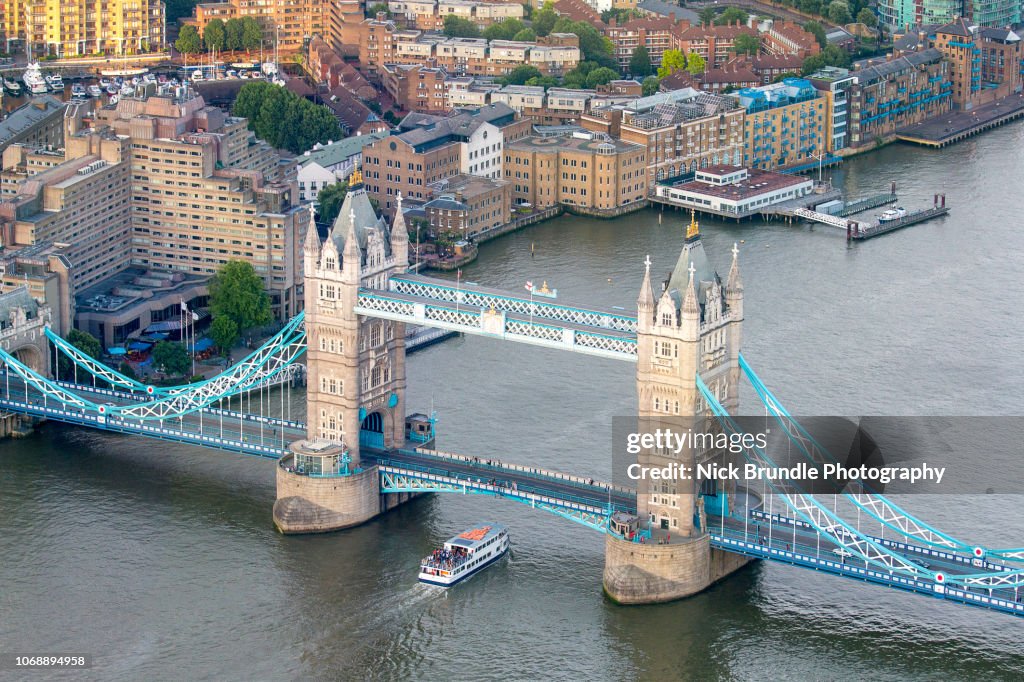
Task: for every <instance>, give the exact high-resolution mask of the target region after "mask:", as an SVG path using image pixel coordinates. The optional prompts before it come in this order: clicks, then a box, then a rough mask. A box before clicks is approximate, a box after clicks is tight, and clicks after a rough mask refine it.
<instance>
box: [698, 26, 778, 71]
mask: <svg viewBox="0 0 1024 682" xmlns="http://www.w3.org/2000/svg"><path fill="white" fill-rule="evenodd" d="M739 35H751V36H754V37H755V38H756V37H757V36H758V33H757V29H755V28H751V27H749V26H743V25H741V24H739V23H737V24H733V25H731V26H690V27H689V28H687V29H686V30H685V31H683V33H682V36H680V38H679V49H680V50H682V51H683V52H684V53H686V54H689V53H690V52H696V53H697V54H699V55H700V56H701V57H702V58H703V59H704V61H705V62H706V63H707V65H708V66H709V67H711V66H716V67H717V66H721V65H722V64H724V63H725V62H727V61H729V60H730V59H731V58H732V57H733V56H734V54H735V53H734V52H733V49H732V48H733V46H734V45H735V43H736V37H737V36H739Z"/></svg>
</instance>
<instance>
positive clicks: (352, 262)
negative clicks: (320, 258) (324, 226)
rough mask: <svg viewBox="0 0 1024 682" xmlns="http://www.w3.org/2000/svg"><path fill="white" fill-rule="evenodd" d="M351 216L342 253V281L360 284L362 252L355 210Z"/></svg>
mask: <svg viewBox="0 0 1024 682" xmlns="http://www.w3.org/2000/svg"><path fill="white" fill-rule="evenodd" d="M349 218H350V220H349V224H348V234H346V235H345V250H344V251H343V252H342V254H341V274H342V281H344V282H345V283H346V284H355V285H356V286H359V278H360V271H361V262H360V261H361V260H362V253H361V252H360V250H359V237H358V236H357V234H356V214H355V211H351V212H350V213H349Z"/></svg>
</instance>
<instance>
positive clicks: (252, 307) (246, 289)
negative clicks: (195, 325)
mask: <svg viewBox="0 0 1024 682" xmlns="http://www.w3.org/2000/svg"><path fill="white" fill-rule="evenodd" d="M209 288H210V312H212V313H213V317H214V319H216V318H218V317H229V318H231V319H232V320H233V321H234V323H235V325H236V326H237V327H238V331H239V332H240V333H242V332H245V331H246V330H247V329H251V328H253V327H258V326H261V325H265V324H269V323H270V321H271V320H273V319H274V316H273V314H272V313H271V310H270V297H269V296H268V295H267V292H266V291H264V290H263V279H262V278H261V277H260V276H259V275H258V274H256V270H255V269H254V268H253V266H252V263H250V262H249V261H244V260H230V261H228V262H227V263H225V264H224V265H222V266H220V268H219V269H218V270H217V274H215V275H214V276H213V278H212V279H210V285H209Z"/></svg>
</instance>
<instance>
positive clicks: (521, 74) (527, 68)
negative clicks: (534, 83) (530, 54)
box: [501, 64, 541, 85]
mask: <svg viewBox="0 0 1024 682" xmlns="http://www.w3.org/2000/svg"><path fill="white" fill-rule="evenodd" d="M540 76H541V72H540V69H538V68H537V67H536V66H533V65H532V64H520V65H519V66H517V67H516V68H514V69H512V71H511V72H510V73H509V74H508V75H507V76H505V77H504V78H502V79H501V82H502V83H503V84H505V85H526V81H528V80H530V79H531V78H540Z"/></svg>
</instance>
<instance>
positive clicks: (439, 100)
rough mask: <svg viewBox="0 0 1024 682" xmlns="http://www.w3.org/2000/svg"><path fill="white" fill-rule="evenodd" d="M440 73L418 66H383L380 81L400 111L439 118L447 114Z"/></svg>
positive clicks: (434, 69) (444, 80)
mask: <svg viewBox="0 0 1024 682" xmlns="http://www.w3.org/2000/svg"><path fill="white" fill-rule="evenodd" d="M447 79H448V73H447V72H446V71H445V70H444V69H439V68H435V67H429V66H423V65H422V64H384V65H383V66H382V67H381V71H380V81H381V85H382V86H383V87H384V90H385V91H387V93H388V94H389V95H391V98H392V99H393V100H394V101H395V104H396V105H397V106H398V107H399V109H401V110H402V111H406V112H408V111H416V112H420V113H424V114H439V113H442V112H445V111H448V109H450V107H449V106H448V99H447V96H446V95H447V92H446V89H447V88H446V80H447Z"/></svg>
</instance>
